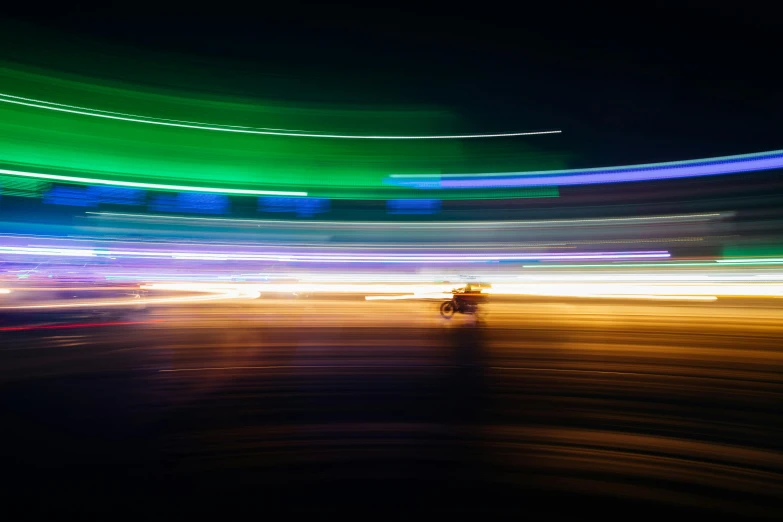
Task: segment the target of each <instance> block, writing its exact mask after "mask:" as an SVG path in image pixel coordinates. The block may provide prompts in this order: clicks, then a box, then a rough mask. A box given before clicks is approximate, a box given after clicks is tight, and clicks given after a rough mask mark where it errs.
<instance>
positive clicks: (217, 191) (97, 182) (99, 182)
mask: <svg viewBox="0 0 783 522" xmlns="http://www.w3.org/2000/svg"><path fill="white" fill-rule="evenodd" d="M0 174H6V175H9V176H20V177H25V178H35V179H47V180H51V181H64V182H67V183H88V184H91V185H110V186H114V187H132V188H141V189H152V190H175V191H178V192H209V193H214V194H236V195H241V196H307V192H286V191H275V190H246V189H232V188H220V187H192V186H186V185H164V184H160V183H137V182H134V181H114V180H108V179H94V178H80V177H77V176H60V175H57V174H39V173H36V172H20V171H17V170H6V169H0Z"/></svg>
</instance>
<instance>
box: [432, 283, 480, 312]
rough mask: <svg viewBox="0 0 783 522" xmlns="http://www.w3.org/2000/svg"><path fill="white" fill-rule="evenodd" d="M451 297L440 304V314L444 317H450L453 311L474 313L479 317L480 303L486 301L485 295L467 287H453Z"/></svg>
mask: <svg viewBox="0 0 783 522" xmlns="http://www.w3.org/2000/svg"><path fill="white" fill-rule="evenodd" d="M451 293H452V294H453V297H452V298H451V299H450V300H448V301H446V302H444V303H441V305H440V315H441V316H442V317H443V318H445V319H451V318H452V317H453V316H454V314H455V313H460V314H465V315H475V316H477V317H478V318H481V316H482V314H481V312H480V305H482V304H484V303H486V302H487V295H486V294H482V293H481V292H480V291H478V292H476V291H471V290H470V289H469V288H468V289H454V290H452V291H451Z"/></svg>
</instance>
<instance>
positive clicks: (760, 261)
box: [718, 257, 783, 265]
mask: <svg viewBox="0 0 783 522" xmlns="http://www.w3.org/2000/svg"><path fill="white" fill-rule="evenodd" d="M718 263H730V264H735V265H737V264H738V265H779V264H783V258H780V257H771V258H766V259H752V258H751V259H718Z"/></svg>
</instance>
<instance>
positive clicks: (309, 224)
mask: <svg viewBox="0 0 783 522" xmlns="http://www.w3.org/2000/svg"><path fill="white" fill-rule="evenodd" d="M86 214H88V215H90V214H91V215H94V216H97V217H107V218H114V219H117V218H126V219H138V220H150V221H156V220H161V221H180V222H191V221H192V222H195V223H198V222H206V223H210V224H215V225H219V224H224V223H225V224H227V225H231V224H248V225H271V226H274V225H284V226H292V227H296V228H306V229H313V228H321V227H326V226H336V227H340V228H354V227H367V228H434V229H441V228H444V229H447V228H448V229H457V230H468V229H474V228H516V227H540V226H545V225H565V226H584V225H625V224H636V223H640V224H644V223H658V222H680V221H701V220H709V219H723V218H730V217H733V216H734V213H733V212H708V213H699V214H673V215H663V216H640V217H614V218H588V219H541V220H528V221H458V222H448V221H420V222H401V223H395V222H389V221H293V220H268V219H265V220H261V219H230V218H210V217H195V216H194V217H191V216H166V215H162V214H132V213H123V212H91V211H90V212H86Z"/></svg>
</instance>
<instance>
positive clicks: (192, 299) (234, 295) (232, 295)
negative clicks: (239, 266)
mask: <svg viewBox="0 0 783 522" xmlns="http://www.w3.org/2000/svg"><path fill="white" fill-rule="evenodd" d="M248 297H251V296H250V295H249V294H247V293H244V294H243V293H239V292H229V293H220V294H216V295H199V296H189V297H162V298H158V299H144V300H139V299H127V300H123V301H98V300H96V301H95V302H91V301H90V300H87V301H81V302H78V303H58V302H51V303H44V304H36V305H17V306H0V310H49V309H60V308H104V307H119V306H139V305H140V304H144V305H157V304H171V303H197V302H202V301H216V300H221V299H242V298H248ZM252 297H255V295H253V296H252Z"/></svg>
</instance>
